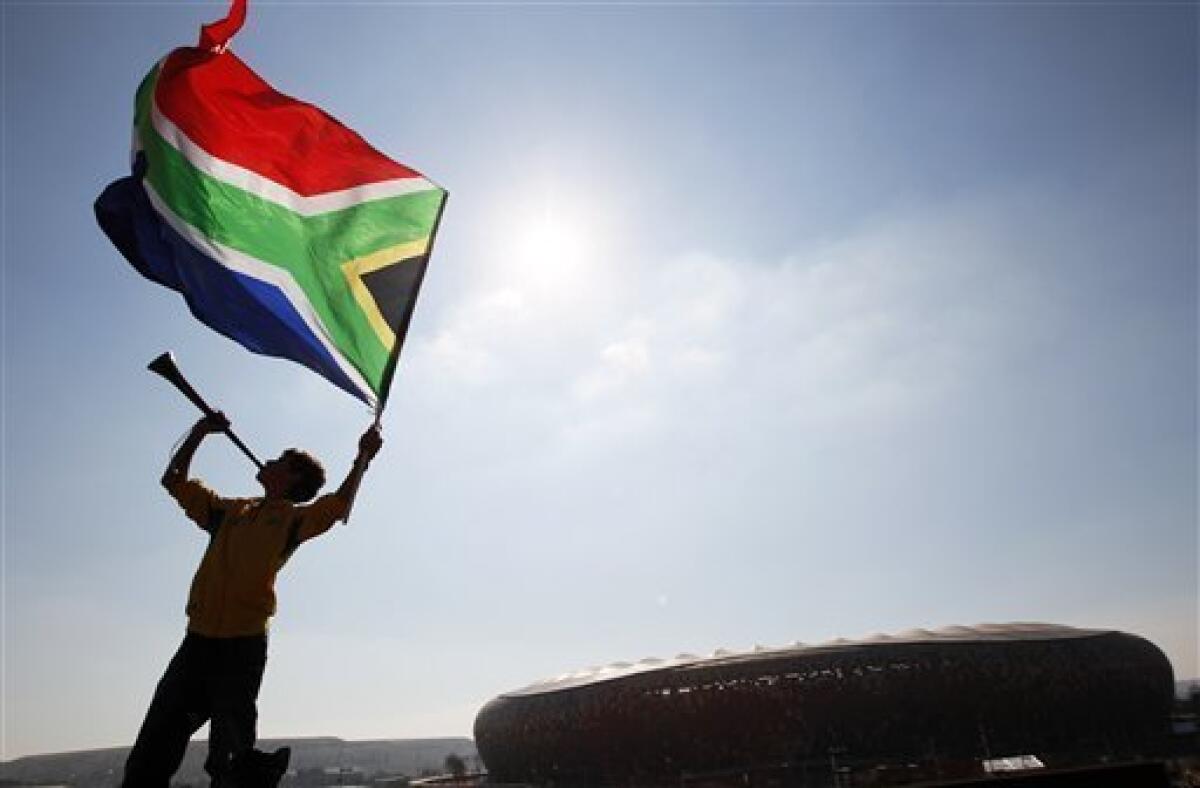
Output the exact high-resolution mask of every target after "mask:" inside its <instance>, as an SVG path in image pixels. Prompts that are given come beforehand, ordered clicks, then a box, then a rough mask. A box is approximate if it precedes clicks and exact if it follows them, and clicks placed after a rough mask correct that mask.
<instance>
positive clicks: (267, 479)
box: [256, 449, 325, 503]
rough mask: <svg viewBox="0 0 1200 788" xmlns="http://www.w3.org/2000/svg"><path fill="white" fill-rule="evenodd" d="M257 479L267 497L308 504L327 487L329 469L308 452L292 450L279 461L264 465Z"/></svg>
mask: <svg viewBox="0 0 1200 788" xmlns="http://www.w3.org/2000/svg"><path fill="white" fill-rule="evenodd" d="M256 478H257V479H258V481H259V482H260V483H261V484H262V486H263V489H264V490H265V491H266V493H267V497H269V498H286V499H287V500H289V501H292V502H293V503H304V502H305V501H307V500H309V499H311V498H312V497H313V496H314V495H316V494H317V491H318V490H320V489H321V486H322V485H324V484H325V469H324V468H323V467H321V462H320V461H319V460H318V459H317V458H316V457H314V456H312V455H311V454H309V453H308V452H306V451H302V450H300V449H288V450H287V451H285V452H284V453H283V454H281V455H279V457H278V459H274V460H270V461H268V462H266V463H264V464H263V467H262V470H260V471H259V472H258V476H257V477H256Z"/></svg>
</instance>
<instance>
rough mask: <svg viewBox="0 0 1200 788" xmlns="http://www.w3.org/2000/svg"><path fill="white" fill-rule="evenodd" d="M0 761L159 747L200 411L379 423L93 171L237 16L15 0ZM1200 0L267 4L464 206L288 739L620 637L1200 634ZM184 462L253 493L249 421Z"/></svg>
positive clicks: (6, 157) (343, 428) (298, 42)
mask: <svg viewBox="0 0 1200 788" xmlns="http://www.w3.org/2000/svg"><path fill="white" fill-rule="evenodd" d="M0 13H2V17H0V19H2V24H3V31H2V35H3V39H2V41H3V46H2V47H0V49H2V55H0V57H2V66H3V74H2V80H0V81H2V86H3V93H2V102H3V106H2V108H0V109H2V116H3V138H2V141H0V154H2V164H3V167H2V168H0V169H2V171H3V184H2V191H0V199H2V208H3V210H2V224H0V237H2V260H0V262H2V267H0V270H2V279H0V286H2V291H3V309H2V322H0V328H2V331H3V354H2V357H0V358H2V364H0V372H2V378H3V379H2V381H0V382H2V387H3V410H2V416H0V427H2V433H3V453H2V457H0V463H2V467H0V480H2V488H0V492H2V494H3V508H2V521H0V526H2V527H0V537H2V538H0V547H2V553H3V556H2V558H3V564H2V570H3V577H2V580H3V582H2V584H0V590H2V595H0V596H2V605H0V613H2V624H3V627H2V635H3V638H2V640H3V648H2V670H0V685H2V686H0V689H2V714H0V759H7V758H15V757H19V756H22V755H26V754H31V753H38V752H51V751H61V750H72V749H84V748H93V747H104V746H117V745H127V744H129V743H131V742H132V740H133V737H134V735H135V734H136V731H137V727H138V725H139V724H140V721H141V718H142V715H143V713H144V711H145V707H146V704H147V703H148V701H149V699H150V696H151V694H152V692H153V688H154V685H155V683H156V682H157V680H158V678H159V676H160V675H161V672H162V670H163V668H164V667H165V665H166V662H167V660H168V659H169V657H170V655H171V654H172V653H173V651H174V649H175V648H176V647H177V646H178V642H179V640H180V638H181V637H182V634H183V631H184V625H185V619H184V615H183V607H184V602H185V599H186V595H187V588H188V584H189V582H190V578H191V574H192V572H193V570H194V568H195V565H196V563H197V561H198V560H199V558H200V556H201V554H202V552H203V549H204V546H205V538H204V537H205V535H204V534H203V533H202V532H200V531H199V530H198V529H196V528H195V527H194V526H192V525H191V524H190V523H189V522H188V521H187V520H186V519H185V518H184V517H183V515H182V514H181V512H180V511H179V510H178V508H177V507H176V505H175V504H174V503H173V501H171V499H170V498H168V497H167V496H166V495H165V493H164V492H163V491H162V490H161V488H160V487H159V484H158V478H159V476H160V474H161V471H162V468H163V466H164V464H165V463H166V460H167V458H168V456H169V452H170V449H171V446H172V444H173V443H174V442H175V441H176V440H177V439H178V438H179V437H180V436H181V435H182V434H183V433H184V432H185V431H186V430H187V428H188V427H189V425H190V424H191V423H192V421H193V420H194V419H195V418H196V416H197V414H196V413H195V411H194V410H193V409H192V406H191V405H189V404H188V403H187V402H186V400H184V399H183V398H182V397H180V396H179V395H178V394H177V393H176V392H175V391H174V390H173V389H171V388H170V387H169V386H167V385H166V384H165V383H164V382H162V381H161V380H159V379H158V378H156V377H154V376H153V375H151V374H149V373H147V372H146V371H145V370H144V366H145V364H146V363H147V362H148V361H149V360H150V359H152V358H153V357H155V356H156V355H158V354H159V353H160V352H162V351H163V350H166V349H171V350H173V351H174V353H175V355H176V358H177V359H178V361H179V364H180V366H181V368H182V369H183V370H184V372H185V374H186V375H187V376H188V377H189V378H190V379H191V380H192V381H193V383H195V385H196V386H197V388H198V389H200V391H201V392H202V393H203V394H204V396H205V397H206V398H207V399H208V400H209V401H210V402H212V403H214V404H216V405H217V406H219V407H221V408H222V409H224V410H225V412H226V413H228V414H229V416H230V417H231V419H232V420H233V422H234V427H235V429H236V430H237V431H238V433H239V434H240V435H241V437H242V438H243V439H244V440H245V441H246V442H247V443H248V444H250V446H252V447H253V448H254V449H255V450H256V451H257V452H258V453H259V454H260V456H262V455H266V456H270V455H273V454H275V453H276V452H278V451H279V450H281V449H283V448H285V447H287V446H292V445H299V446H303V447H306V448H309V449H310V450H312V451H314V452H315V453H317V454H318V455H319V456H321V457H322V458H323V459H324V460H325V463H326V465H327V467H329V468H330V471H331V476H334V477H337V478H340V476H341V475H342V473H344V469H345V468H347V467H348V465H349V462H350V460H351V458H352V456H353V453H354V449H355V444H356V440H357V436H358V434H359V433H360V432H361V431H362V430H363V428H365V427H366V426H367V424H368V423H369V422H370V419H371V415H370V414H369V413H368V412H367V411H366V410H365V409H364V407H363V406H362V405H360V404H359V403H358V402H357V401H355V400H353V399H352V398H350V397H348V396H347V395H346V394H344V393H343V392H341V391H340V390H338V389H336V388H334V387H333V386H332V385H330V384H328V383H327V382H325V381H324V380H322V379H321V378H318V377H316V376H315V375H313V374H312V373H310V372H308V371H307V370H306V369H304V368H302V367H299V366H296V365H292V364H289V363H287V362H284V361H280V360H276V359H267V358H263V357H258V356H254V355H252V354H250V353H248V352H246V351H245V350H243V349H242V348H240V347H239V346H237V345H235V344H234V343H232V342H230V341H229V340H226V339H224V338H223V337H220V336H218V335H217V334H215V333H213V332H211V331H209V330H208V329H206V328H204V327H203V326H202V325H201V324H199V323H198V322H196V321H195V320H194V319H192V318H191V317H190V315H189V314H188V313H187V310H186V309H185V307H184V305H183V302H182V300H181V299H180V298H179V297H178V295H176V294H175V293H173V292H171V291H169V290H166V289H164V288H161V287H158V286H157V285H154V284H151V283H150V282H148V281H147V280H145V279H142V278H141V277H140V276H138V275H137V274H136V273H135V272H134V270H133V269H132V268H131V267H130V266H129V265H128V264H127V263H125V262H124V261H123V260H122V259H121V258H120V257H119V255H118V254H117V253H116V252H115V250H114V249H113V248H112V247H111V246H110V245H109V244H108V242H107V240H106V239H105V238H104V236H103V235H102V234H101V233H100V231H99V230H98V228H97V227H96V225H95V222H94V219H93V216H92V207H91V206H92V202H93V200H94V199H95V197H96V196H97V195H98V194H99V192H100V191H101V190H102V189H103V187H104V186H105V185H106V184H107V183H108V182H109V181H111V180H113V179H115V178H118V177H120V176H122V175H124V174H125V173H126V171H127V168H128V144H129V133H130V132H129V127H130V123H131V120H132V102H133V93H134V89H135V87H136V85H137V83H138V81H139V80H140V78H141V77H142V75H143V74H144V73H145V72H146V71H147V70H148V69H149V68H150V66H151V65H152V64H153V63H154V62H155V61H156V60H157V59H158V58H159V57H161V56H162V55H163V54H165V53H166V52H168V51H169V50H170V49H172V48H174V47H176V46H181V45H190V44H192V43H194V41H195V37H196V35H197V32H198V28H199V25H200V24H201V23H203V22H206V21H210V20H212V19H215V18H217V17H219V16H221V15H223V13H224V6H223V5H221V4H214V3H191V2H184V1H183V0H180V2H170V3H167V2H147V3H138V2H121V3H116V2H87V1H86V0H78V1H75V2H24V1H23V0H4V2H3V5H2V12H0ZM1197 16H1198V10H1197V6H1195V5H1194V4H1188V3H1175V4H1165V3H1164V4H1156V3H1152V2H1151V3H1147V2H1138V3H1131V4H1122V3H1119V2H1118V3H1095V4H1091V3H1086V2H1085V3H1075V2H1072V3H1055V2H1046V3H1019V4H998V3H969V2H968V3H963V4H947V3H919V2H917V3H908V2H897V3H884V2H875V3H852V4H833V3H795V4H793V3H769V4H768V3H755V2H753V1H751V2H746V3H724V2H717V3H687V2H683V3H669V2H659V3H647V4H642V3H636V2H629V3H624V2H622V3H615V2H614V3H609V2H596V3H586V4H585V3H571V2H566V3H553V4H546V5H541V4H535V3H505V2H500V3H495V4H490V3H437V2H431V3H421V4H403V3H349V2H346V3H342V2H338V3H322V2H317V3H312V2H285V1H284V0H277V1H276V2H269V3H268V2H254V1H253V0H252V2H251V7H250V16H249V20H248V23H247V26H246V28H245V29H244V30H243V31H242V32H241V34H240V35H239V36H238V37H237V38H236V39H235V40H234V43H233V48H234V50H235V51H237V53H238V55H239V56H240V57H241V58H242V59H244V60H245V61H246V62H247V63H249V64H250V65H251V66H252V67H253V68H255V69H256V70H257V71H258V73H260V74H261V75H262V76H264V77H265V78H266V79H267V80H269V81H270V82H272V84H274V85H275V86H276V87H277V88H278V89H280V90H282V91H283V92H285V93H288V94H291V95H295V96H298V97H301V98H304V99H306V100H308V101H311V102H314V103H316V104H318V105H320V106H322V107H323V108H325V109H326V110H327V111H329V112H331V113H332V114H333V115H335V116H336V117H338V118H339V119H341V120H342V121H344V122H345V123H347V124H348V125H350V126H352V127H353V128H355V129H356V130H358V131H359V132H360V133H362V134H363V135H364V136H365V137H366V138H367V139H368V140H370V141H371V142H372V143H373V144H374V145H375V146H376V147H378V148H380V149H381V150H383V151H385V152H386V153H388V154H389V155H391V156H393V157H395V158H397V159H399V160H400V161H403V162H405V163H406V164H409V165H411V166H413V167H415V168H417V169H419V170H421V171H422V172H424V173H425V174H427V175H428V176H429V177H430V178H432V179H433V180H435V181H437V182H438V183H440V184H441V185H443V186H445V187H446V188H447V189H448V190H449V192H450V200H449V204H448V207H447V212H446V214H445V217H444V219H443V222H442V226H441V231H440V234H439V237H438V242H437V248H436V251H435V254H434V257H433V261H432V263H431V265H430V268H429V271H428V274H427V277H426V280H425V285H424V289H423V291H422V295H421V299H420V302H419V303H418V305H417V309H416V313H415V316H414V319H413V323H412V328H411V332H410V334H409V337H408V341H407V344H406V346H405V349H404V354H403V356H402V359H401V363H400V368H399V372H398V375H397V378H396V380H395V384H394V386H393V391H392V397H391V400H390V401H389V404H388V408H387V411H386V412H385V414H384V435H385V440H386V443H385V446H384V449H383V452H382V453H381V454H380V456H379V457H378V458H377V459H376V461H375V463H374V464H373V466H372V468H371V470H370V473H369V474H368V476H367V477H366V479H365V481H364V483H363V486H362V489H361V492H360V494H359V497H358V501H357V503H356V509H355V512H354V516H353V518H352V519H351V522H350V523H349V524H347V525H345V526H340V527H338V528H337V529H335V530H334V531H332V532H331V533H330V534H328V535H327V536H325V537H323V538H322V539H320V540H318V541H316V542H313V543H310V544H308V545H305V546H304V547H303V548H302V549H301V550H300V551H299V552H298V553H297V554H296V556H295V557H293V559H292V560H291V562H290V563H289V564H288V566H287V567H286V569H285V570H284V573H283V574H282V575H281V577H280V579H279V584H278V590H279V596H280V604H279V614H278V615H277V616H276V618H275V620H274V622H273V624H272V630H271V657H270V662H269V665H268V670H267V676H266V680H265V683H264V686H263V690H262V694H261V696H260V703H259V709H260V725H259V733H260V735H262V736H269V737H274V736H302V735H336V736H341V737H344V738H403V737H424V736H443V735H470V733H471V726H472V722H473V719H474V715H475V713H476V712H477V711H478V709H479V708H480V707H481V706H482V705H483V704H484V703H486V702H487V701H488V700H489V699H490V698H492V697H494V696H495V695H498V694H500V693H502V692H504V691H506V690H510V689H515V688H517V687H521V686H524V685H527V684H529V683H532V682H534V681H536V680H539V679H543V678H546V677H549V676H554V675H557V674H560V673H564V672H568V671H573V670H578V669H582V668H585V667H589V666H593V665H600V664H606V663H610V662H614V661H619V660H621V661H635V660H637V659H641V658H643V657H648V656H660V657H667V656H672V655H674V654H677V653H680V652H692V653H709V652H711V651H713V650H715V649H717V648H729V649H748V648H752V647H753V646H754V645H755V644H763V645H783V644H787V643H791V642H794V641H801V642H806V643H813V642H820V641H823V640H827V639H830V638H835V637H840V636H844V637H856V636H865V635H869V634H872V633H875V632H897V631H901V630H904V629H908V628H911V627H939V626H949V625H970V624H976V623H981V622H1009V621H1042V622H1052V623H1058V624H1065V625H1071V626H1078V627H1095V628H1103V629H1119V630H1123V631H1127V632H1132V633H1136V634H1139V635H1141V636H1143V637H1146V638H1148V639H1149V640H1151V641H1152V642H1154V643H1155V644H1157V645H1158V647H1159V648H1161V649H1162V650H1163V651H1164V652H1165V653H1166V654H1167V655H1168V656H1169V658H1170V660H1171V662H1172V664H1173V666H1174V668H1175V671H1176V674H1177V677H1179V678H1186V677H1195V676H1197V675H1200V665H1198V655H1197V650H1198V646H1197V636H1198V635H1197V619H1198V608H1197V604H1198V603H1197V596H1198V584H1197V563H1198V558H1200V556H1198V546H1197V207H1198V206H1197V180H1198V169H1197V94H1198V91H1197V88H1198V84H1197V74H1198V73H1200V72H1198V70H1197V62H1198V61H1197V37H1198V33H1197V30H1198V25H1197V22H1198V19H1197ZM193 470H194V472H195V473H196V474H197V475H198V476H201V477H203V478H204V479H205V480H207V481H208V482H209V483H210V484H212V485H213V486H215V487H216V488H218V489H219V490H221V491H222V492H224V493H226V494H229V495H247V494H254V492H255V490H256V484H255V482H254V480H253V473H252V471H253V468H252V466H250V465H249V463H248V462H247V461H246V459H245V458H244V457H243V456H242V455H241V454H240V453H238V451H237V450H236V449H235V448H234V447H233V446H232V445H231V444H229V443H228V442H227V441H221V440H219V439H213V440H212V441H210V442H208V443H206V444H205V445H204V446H203V447H202V448H201V450H200V452H199V454H198V455H197V458H196V460H195V462H194V463H193Z"/></svg>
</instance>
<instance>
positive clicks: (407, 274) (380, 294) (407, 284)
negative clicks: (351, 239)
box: [359, 255, 428, 339]
mask: <svg viewBox="0 0 1200 788" xmlns="http://www.w3.org/2000/svg"><path fill="white" fill-rule="evenodd" d="M427 261H428V257H426V256H425V255H420V256H417V257H407V258H404V259H401V260H397V261H396V262H394V263H391V264H390V265H384V266H380V267H379V268H376V269H374V270H372V271H364V272H363V273H361V274H359V278H360V279H361V280H362V283H363V286H364V287H366V288H367V292H368V293H370V294H371V299H372V300H373V301H374V302H375V308H376V309H378V310H379V314H380V316H382V317H383V322H384V323H386V324H387V327H388V328H390V329H391V330H392V333H393V334H398V333H401V331H402V329H403V328H404V327H405V326H404V321H405V317H406V316H407V314H408V313H409V312H410V311H411V310H412V306H413V304H414V303H415V302H416V300H417V290H418V288H420V286H421V278H422V277H423V276H424V274H425V264H426V262H427ZM399 338H400V339H402V338H403V337H399Z"/></svg>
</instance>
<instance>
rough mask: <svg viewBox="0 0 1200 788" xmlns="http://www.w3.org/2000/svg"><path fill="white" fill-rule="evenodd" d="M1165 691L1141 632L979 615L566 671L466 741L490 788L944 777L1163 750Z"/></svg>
mask: <svg viewBox="0 0 1200 788" xmlns="http://www.w3.org/2000/svg"><path fill="white" fill-rule="evenodd" d="M1172 699H1173V675H1172V670H1171V666H1170V663H1169V662H1168V660H1167V658H1166V656H1165V655H1164V654H1163V653H1162V651H1160V650H1159V649H1158V648H1157V647H1156V646H1154V645H1153V644H1151V643H1150V642H1148V641H1147V640H1145V639H1143V638H1140V637H1137V636H1135V635H1130V634H1126V633H1123V632H1118V631H1110V630H1091V629H1075V628H1070V627H1064V626H1056V625H1050V624H1002V625H980V626H976V627H949V628H946V629H939V630H934V631H929V630H912V631H908V632H903V633H899V634H896V635H876V636H873V637H870V638H866V639H863V640H856V641H851V640H844V639H839V640H834V641H830V642H827V643H822V644H819V645H804V644H799V643H797V644H793V645H791V646H786V647H781V648H763V647H757V648H755V649H754V650H753V651H750V652H744V653H732V652H725V651H717V652H715V653H714V654H712V655H711V656H707V657H700V656H695V655H691V654H680V655H679V656H677V657H675V658H673V659H645V660H642V661H640V662H637V663H617V664H614V665H609V666H607V667H603V668H594V669H589V670H585V671H580V672H577V673H570V674H566V675H562V676H558V677H556V678H553V679H549V680H546V681H541V682H538V683H535V684H533V685H530V686H528V687H525V688H522V689H518V690H514V691H511V692H506V693H504V694H502V695H500V696H499V697H497V698H495V699H493V700H491V701H490V702H489V703H487V704H486V705H485V706H484V707H483V709H481V710H480V712H479V714H478V716H477V717H476V720H475V741H476V744H477V746H478V749H479V752H480V755H481V756H482V757H483V760H484V761H485V763H486V764H487V768H488V772H489V775H490V779H491V781H492V782H497V783H505V782H509V783H526V784H541V785H545V784H556V785H660V784H680V783H695V784H712V785H720V784H733V783H737V784H788V785H872V784H873V785H886V784H907V783H914V782H935V781H945V782H951V781H953V780H971V779H975V778H984V777H992V778H997V777H1002V776H1005V774H1006V773H1009V772H1020V771H1021V770H1023V769H1024V770H1036V771H1041V772H1044V773H1048V772H1057V773H1064V772H1066V771H1069V770H1071V769H1080V768H1090V767H1094V766H1095V765H1097V764H1134V763H1138V762H1144V761H1147V760H1150V759H1153V758H1156V757H1158V756H1159V755H1160V754H1161V753H1162V752H1164V748H1165V747H1167V739H1168V735H1169V729H1170V714H1171V707H1172Z"/></svg>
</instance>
